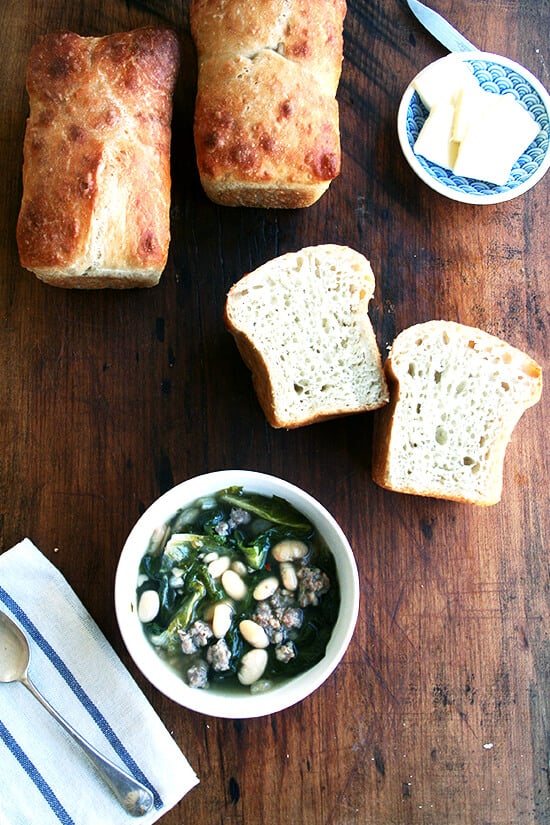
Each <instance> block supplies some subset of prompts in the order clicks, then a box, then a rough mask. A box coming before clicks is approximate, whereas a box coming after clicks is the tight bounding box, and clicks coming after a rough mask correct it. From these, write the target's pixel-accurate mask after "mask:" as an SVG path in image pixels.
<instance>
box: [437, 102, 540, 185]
mask: <svg viewBox="0 0 550 825" xmlns="http://www.w3.org/2000/svg"><path fill="white" fill-rule="evenodd" d="M485 95H486V97H485V100H484V103H485V105H484V106H483V107H482V108H481V109H480V110H478V113H477V116H476V117H474V118H473V119H472V120H471V121H470V122H469V124H468V126H467V128H466V130H465V133H464V138H463V139H462V141H461V142H460V144H459V149H458V153H457V156H456V160H455V162H454V165H453V167H452V169H453V171H454V172H455V174H457V175H461V176H463V177H467V178H476V179H477V180H483V181H487V182H488V183H495V184H497V185H499V186H503V185H504V184H505V183H506V182H507V180H508V178H509V177H510V173H511V171H512V167H513V165H514V163H515V162H516V160H517V159H518V158H519V157H520V156H521V155H522V154H523V152H524V151H525V150H526V149H527V147H528V146H530V144H531V143H532V142H533V140H534V139H535V138H536V136H537V135H538V133H539V131H540V126H539V125H538V124H537V123H536V122H535V121H534V120H533V118H532V117H531V115H530V114H529V113H528V112H526V111H525V109H524V108H523V106H522V105H521V104H520V103H518V101H517V100H516V99H515V98H514V97H513V96H512V95H497V94H492V93H490V92H485Z"/></svg>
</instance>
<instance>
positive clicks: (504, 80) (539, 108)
mask: <svg viewBox="0 0 550 825" xmlns="http://www.w3.org/2000/svg"><path fill="white" fill-rule="evenodd" d="M467 62H468V63H469V64H470V66H471V67H472V71H473V74H474V76H475V78H476V79H477V81H478V83H479V84H480V86H481V87H482V88H483V89H484V90H485V91H487V92H493V93H494V94H513V95H514V97H515V98H516V100H518V101H519V102H520V103H521V105H522V106H523V107H524V109H526V110H527V111H528V112H530V114H531V115H532V117H533V118H534V119H535V120H536V122H537V123H538V124H539V126H540V127H541V131H540V132H539V134H538V135H537V137H536V138H535V140H534V141H533V143H532V144H531V145H530V146H529V147H528V148H527V150H526V151H525V152H524V154H523V155H521V157H520V158H518V160H517V161H516V162H515V164H514V166H513V167H512V172H511V175H510V178H509V179H508V181H507V183H506V184H505V185H504V186H498V185H496V184H493V183H485V182H484V181H478V180H472V179H470V178H463V177H459V176H458V175H455V174H454V173H453V172H451V171H450V170H449V169H445V168H443V167H441V166H438V165H437V164H435V163H431V162H430V161H428V160H426V159H425V158H423V157H422V156H421V155H417V159H418V162H419V163H420V165H421V166H422V167H423V168H424V169H425V171H426V172H427V173H428V174H429V175H431V176H432V177H434V178H435V179H437V180H438V181H439V182H440V183H442V184H443V185H445V186H448V187H450V188H451V189H454V190H456V191H457V192H462V193H467V194H480V195H498V194H501V193H504V192H510V191H512V190H513V189H515V188H516V187H517V186H520V185H521V184H523V183H525V182H526V181H527V180H528V179H529V178H530V177H531V176H532V175H533V174H534V173H535V172H537V171H538V169H539V168H540V166H541V164H542V163H543V161H544V159H545V156H546V154H547V152H548V143H549V140H550V128H549V119H548V111H547V109H546V107H545V105H544V102H543V101H542V99H541V97H540V95H539V94H538V92H537V90H536V89H534V88H533V86H531V84H530V83H529V82H528V81H527V80H526V79H525V78H524V77H522V76H521V75H520V74H518V73H517V72H516V71H514V70H513V69H511V68H509V67H507V66H503V65H500V64H499V63H492V62H490V61H488V60H478V59H475V60H469V61H467ZM427 117H428V110H427V109H426V107H425V106H424V105H423V103H422V102H421V100H420V98H419V97H418V94H417V93H416V92H415V93H414V94H413V96H412V98H411V102H410V105H409V109H408V112H407V139H408V141H409V145H410V146H411V148H413V147H414V143H415V141H416V138H417V137H418V134H419V132H420V130H421V128H422V126H423V125H424V121H425V120H426V118H427Z"/></svg>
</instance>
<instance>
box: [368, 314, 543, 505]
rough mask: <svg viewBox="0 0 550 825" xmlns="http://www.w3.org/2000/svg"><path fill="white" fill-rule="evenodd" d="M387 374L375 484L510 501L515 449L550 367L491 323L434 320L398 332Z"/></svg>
mask: <svg viewBox="0 0 550 825" xmlns="http://www.w3.org/2000/svg"><path fill="white" fill-rule="evenodd" d="M385 372H386V378H387V380H388V384H389V386H390V404H389V405H388V406H387V407H386V408H385V409H384V410H382V411H380V412H379V413H377V415H376V419H375V425H374V445H373V467H372V473H373V478H374V480H375V482H376V483H377V484H379V485H380V486H382V487H386V488H388V489H390V490H395V491H397V492H401V493H413V494H416V495H422V496H432V497H435V498H443V499H453V500H455V501H461V502H469V503H472V504H479V505H490V504H496V503H497V502H498V501H500V498H501V494H502V476H503V464H504V455H505V452H506V446H507V444H508V442H509V440H510V437H511V435H512V431H513V429H514V427H515V425H516V424H517V422H518V420H519V418H520V417H521V415H522V413H523V412H524V411H525V410H526V409H527V408H528V407H531V406H533V404H536V402H537V401H538V400H539V398H540V395H541V391H542V373H541V368H540V366H539V365H538V364H537V363H536V362H535V361H533V359H532V358H530V357H529V356H528V355H526V354H525V353H523V352H521V351H520V350H519V349H516V348H515V347H512V346H510V345H509V344H507V343H506V342H504V341H501V340H500V339H499V338H496V337H495V336H493V335H489V334H488V333H486V332H483V331H482V330H479V329H475V328H473V327H467V326H464V325H462V324H457V323H453V322H450V321H429V322H427V323H424V324H417V325H415V326H412V327H410V328H409V329H406V330H404V332H402V333H400V334H399V335H398V336H397V338H396V339H395V341H394V342H393V345H392V347H391V350H390V353H389V356H388V359H387V361H386V364H385Z"/></svg>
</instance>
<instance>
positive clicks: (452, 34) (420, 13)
mask: <svg viewBox="0 0 550 825" xmlns="http://www.w3.org/2000/svg"><path fill="white" fill-rule="evenodd" d="M407 3H408V6H409V8H410V10H411V11H412V13H413V14H414V16H415V17H416V19H417V20H419V21H420V22H421V23H422V25H423V26H424V28H425V29H427V30H428V31H429V32H430V34H431V35H432V37H435V39H436V40H439V42H440V43H442V44H443V45H444V46H445V48H446V49H448V50H449V51H450V52H478V51H479V49H478V47H477V46H474V44H473V43H470V41H469V40H466V38H465V37H464V35H463V34H461V33H460V32H459V31H457V29H455V27H454V26H451V24H450V23H449V22H448V21H447V20H445V18H444V17H442V16H441V15H440V14H439V13H438V12H436V11H434V10H433V9H430V8H428V6H425V5H424V3H420V2H419V0H407Z"/></svg>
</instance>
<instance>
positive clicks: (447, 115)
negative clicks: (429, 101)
mask: <svg viewBox="0 0 550 825" xmlns="http://www.w3.org/2000/svg"><path fill="white" fill-rule="evenodd" d="M454 111H455V110H454V106H452V104H451V103H436V104H435V105H434V106H433V107H432V109H431V110H430V114H429V115H428V117H427V118H426V121H425V123H424V125H423V126H422V129H421V130H420V134H419V135H418V137H417V139H416V141H415V144H414V151H415V152H416V154H417V155H422V157H424V158H426V159H427V160H429V161H431V162H432V163H437V164H438V166H444V167H445V168H446V169H452V168H453V165H454V163H455V161H456V156H457V151H458V144H456V143H455V142H454V141H452V140H451V135H452V130H453V119H454Z"/></svg>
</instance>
